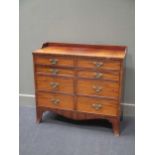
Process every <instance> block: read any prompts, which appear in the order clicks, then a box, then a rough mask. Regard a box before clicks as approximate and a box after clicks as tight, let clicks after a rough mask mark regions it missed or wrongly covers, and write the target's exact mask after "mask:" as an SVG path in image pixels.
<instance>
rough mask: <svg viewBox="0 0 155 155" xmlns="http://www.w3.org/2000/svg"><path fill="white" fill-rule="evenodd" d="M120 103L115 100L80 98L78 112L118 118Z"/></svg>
mask: <svg viewBox="0 0 155 155" xmlns="http://www.w3.org/2000/svg"><path fill="white" fill-rule="evenodd" d="M118 110H119V109H118V103H117V101H113V100H105V99H98V98H93V99H92V98H88V97H78V103H77V111H81V112H87V113H94V114H101V115H106V116H107V115H109V116H117V115H118Z"/></svg>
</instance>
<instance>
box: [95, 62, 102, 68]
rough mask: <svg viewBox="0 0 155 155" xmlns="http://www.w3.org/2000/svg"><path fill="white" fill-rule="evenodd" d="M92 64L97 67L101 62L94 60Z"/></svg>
mask: <svg viewBox="0 0 155 155" xmlns="http://www.w3.org/2000/svg"><path fill="white" fill-rule="evenodd" d="M93 64H94V65H95V67H97V68H99V67H101V66H102V65H103V62H98V61H94V62H93Z"/></svg>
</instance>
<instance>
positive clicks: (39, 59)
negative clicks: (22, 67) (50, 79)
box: [35, 56, 74, 67]
mask: <svg viewBox="0 0 155 155" xmlns="http://www.w3.org/2000/svg"><path fill="white" fill-rule="evenodd" d="M35 64H42V65H52V66H70V67H73V64H74V60H73V58H70V57H61V56H35Z"/></svg>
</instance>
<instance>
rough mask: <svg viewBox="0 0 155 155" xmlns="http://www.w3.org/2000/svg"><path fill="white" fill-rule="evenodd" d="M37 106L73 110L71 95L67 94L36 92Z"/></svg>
mask: <svg viewBox="0 0 155 155" xmlns="http://www.w3.org/2000/svg"><path fill="white" fill-rule="evenodd" d="M37 96H38V106H43V107H48V108H54V109H67V110H73V107H74V104H73V97H72V96H69V95H59V94H50V93H40V92H39V93H38V94H37Z"/></svg>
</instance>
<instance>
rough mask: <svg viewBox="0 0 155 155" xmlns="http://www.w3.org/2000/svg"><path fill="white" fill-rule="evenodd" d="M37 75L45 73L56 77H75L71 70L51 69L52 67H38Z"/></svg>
mask: <svg viewBox="0 0 155 155" xmlns="http://www.w3.org/2000/svg"><path fill="white" fill-rule="evenodd" d="M36 72H37V73H45V74H48V75H54V76H56V75H57V76H59V75H60V76H72V77H73V76H74V71H73V70H69V69H59V68H51V67H42V66H37V67H36Z"/></svg>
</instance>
